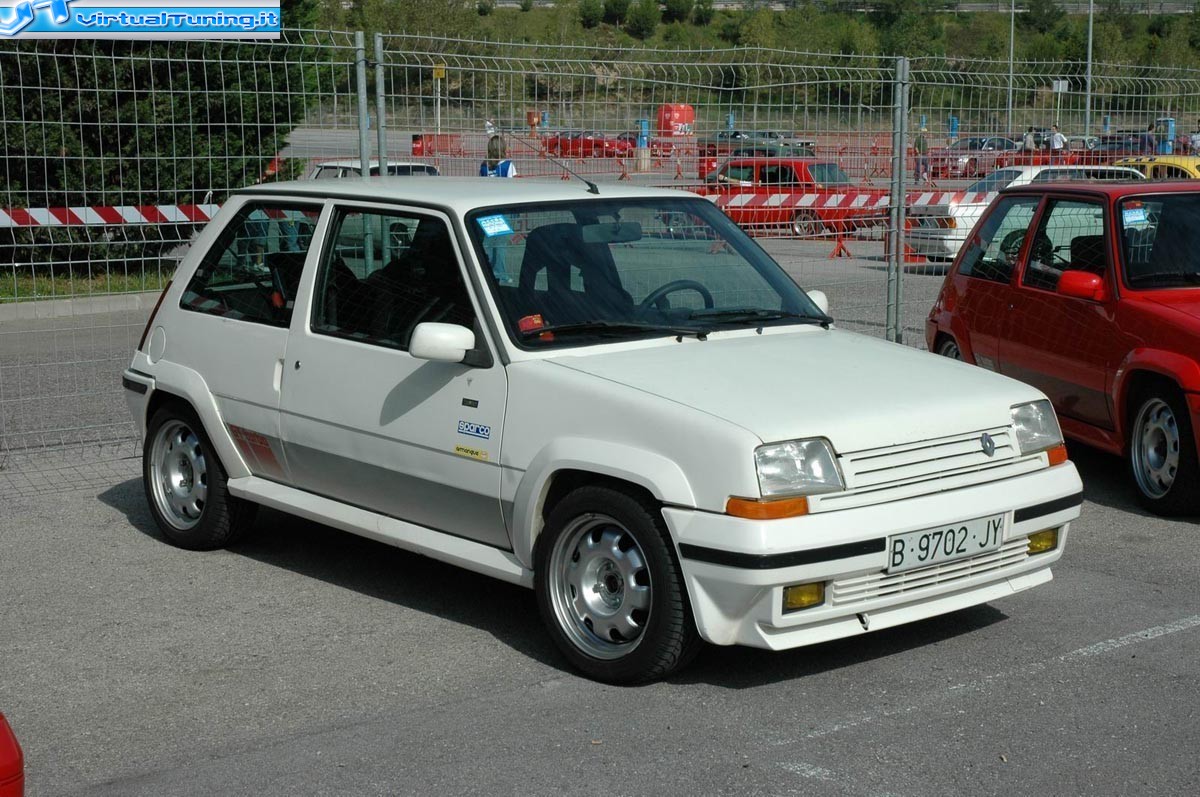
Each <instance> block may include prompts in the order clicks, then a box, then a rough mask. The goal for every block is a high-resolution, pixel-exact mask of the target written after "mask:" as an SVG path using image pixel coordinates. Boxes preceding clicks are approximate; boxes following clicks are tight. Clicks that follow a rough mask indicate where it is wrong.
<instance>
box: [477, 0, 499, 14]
mask: <svg viewBox="0 0 1200 797" xmlns="http://www.w3.org/2000/svg"><path fill="white" fill-rule="evenodd" d="M475 8H476V10H478V11H479V16H481V17H486V16H488V15H489V14H491V13H492V12H493V11H495V10H496V0H479V2H477V3H476V4H475Z"/></svg>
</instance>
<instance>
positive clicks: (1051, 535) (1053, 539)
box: [1029, 529, 1058, 554]
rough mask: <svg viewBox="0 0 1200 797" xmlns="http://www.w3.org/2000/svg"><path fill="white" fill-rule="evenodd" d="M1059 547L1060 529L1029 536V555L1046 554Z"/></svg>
mask: <svg viewBox="0 0 1200 797" xmlns="http://www.w3.org/2000/svg"><path fill="white" fill-rule="evenodd" d="M1057 547H1058V529H1046V530H1045V531H1039V532H1037V533H1036V534H1030V535H1029V553H1030V554H1035V553H1045V552H1046V551H1053V550H1054V549H1055V548H1057Z"/></svg>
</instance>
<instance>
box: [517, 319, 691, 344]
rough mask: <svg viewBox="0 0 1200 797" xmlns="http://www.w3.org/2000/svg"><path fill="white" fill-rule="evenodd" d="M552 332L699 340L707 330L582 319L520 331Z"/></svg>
mask: <svg viewBox="0 0 1200 797" xmlns="http://www.w3.org/2000/svg"><path fill="white" fill-rule="evenodd" d="M547 332H552V333H554V334H555V335H600V336H603V337H620V336H622V335H626V334H628V333H630V332H657V333H662V334H667V335H675V336H676V337H677V338H679V339H680V340H682V339H683V336H684V335H695V336H696V338H697V339H699V340H708V331H707V330H704V329H699V328H697V327H687V326H677V325H673V324H641V323H638V322H636V321H583V322H580V323H578V324H552V325H550V326H548V327H535V328H533V329H526V330H523V331H522V332H521V337H522V338H523V339H525V340H528V339H529V338H536V337H538V336H539V335H544V334H546V333H547Z"/></svg>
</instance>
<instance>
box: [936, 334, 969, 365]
mask: <svg viewBox="0 0 1200 797" xmlns="http://www.w3.org/2000/svg"><path fill="white" fill-rule="evenodd" d="M937 353H938V354H940V355H942V356H943V357H949V358H950V359H951V360H961V359H962V358H963V356H962V349H960V348H959V347H958V342H957V341H956V340H955V339H954V338H942V342H941V343H939V344H938V347H937Z"/></svg>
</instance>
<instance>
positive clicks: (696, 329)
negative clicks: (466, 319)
mask: <svg viewBox="0 0 1200 797" xmlns="http://www.w3.org/2000/svg"><path fill="white" fill-rule="evenodd" d="M466 224H467V229H468V230H469V231H470V234H471V236H472V238H473V239H474V244H475V250H476V253H477V256H478V257H479V260H480V262H481V263H482V264H484V270H485V273H486V275H487V277H488V282H489V285H490V288H491V290H492V293H493V295H494V296H495V299H496V304H497V306H498V307H499V308H500V313H501V315H502V317H503V321H504V326H505V328H506V331H507V332H508V334H509V336H510V337H511V338H512V339H513V341H515V342H516V344H517V345H518V346H521V347H524V348H530V349H546V348H554V347H559V346H577V345H580V344H585V343H596V342H601V341H602V342H610V341H612V340H614V339H621V338H626V339H628V338H637V337H648V336H663V335H672V336H682V335H695V336H697V337H704V336H706V335H707V334H709V333H711V332H713V331H715V330H718V329H738V328H745V327H748V326H751V327H763V326H770V325H776V324H806V323H827V322H828V319H827V318H826V317H825V316H824V315H823V314H822V313H821V311H820V310H819V309H818V308H817V306H816V305H815V304H814V303H813V302H812V300H811V299H809V298H808V296H807V295H806V294H805V293H804V292H803V291H802V290H801V289H800V288H799V287H797V285H796V284H795V282H793V281H792V279H791V277H789V276H788V275H787V273H786V272H784V271H783V269H782V268H780V266H779V265H778V264H777V263H775V261H773V260H772V259H771V258H770V257H769V256H767V254H766V253H765V252H763V250H762V249H761V248H759V246H758V245H757V244H756V243H754V242H753V241H752V240H750V238H748V237H747V236H746V234H745V233H744V232H742V230H741V229H740V228H738V226H737V225H736V224H734V223H733V222H732V221H730V219H729V218H728V217H727V216H726V215H725V214H723V213H721V211H720V210H718V209H717V208H716V206H714V205H713V204H712V203H711V202H708V201H707V200H703V199H698V198H697V199H687V198H681V199H676V198H667V197H657V198H651V199H640V198H639V199H612V200H605V199H591V200H586V199H581V200H578V201H562V202H552V203H544V204H535V205H516V206H511V207H504V206H501V207H489V208H485V209H480V210H476V211H473V212H471V213H469V214H468V215H467V220H466Z"/></svg>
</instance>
